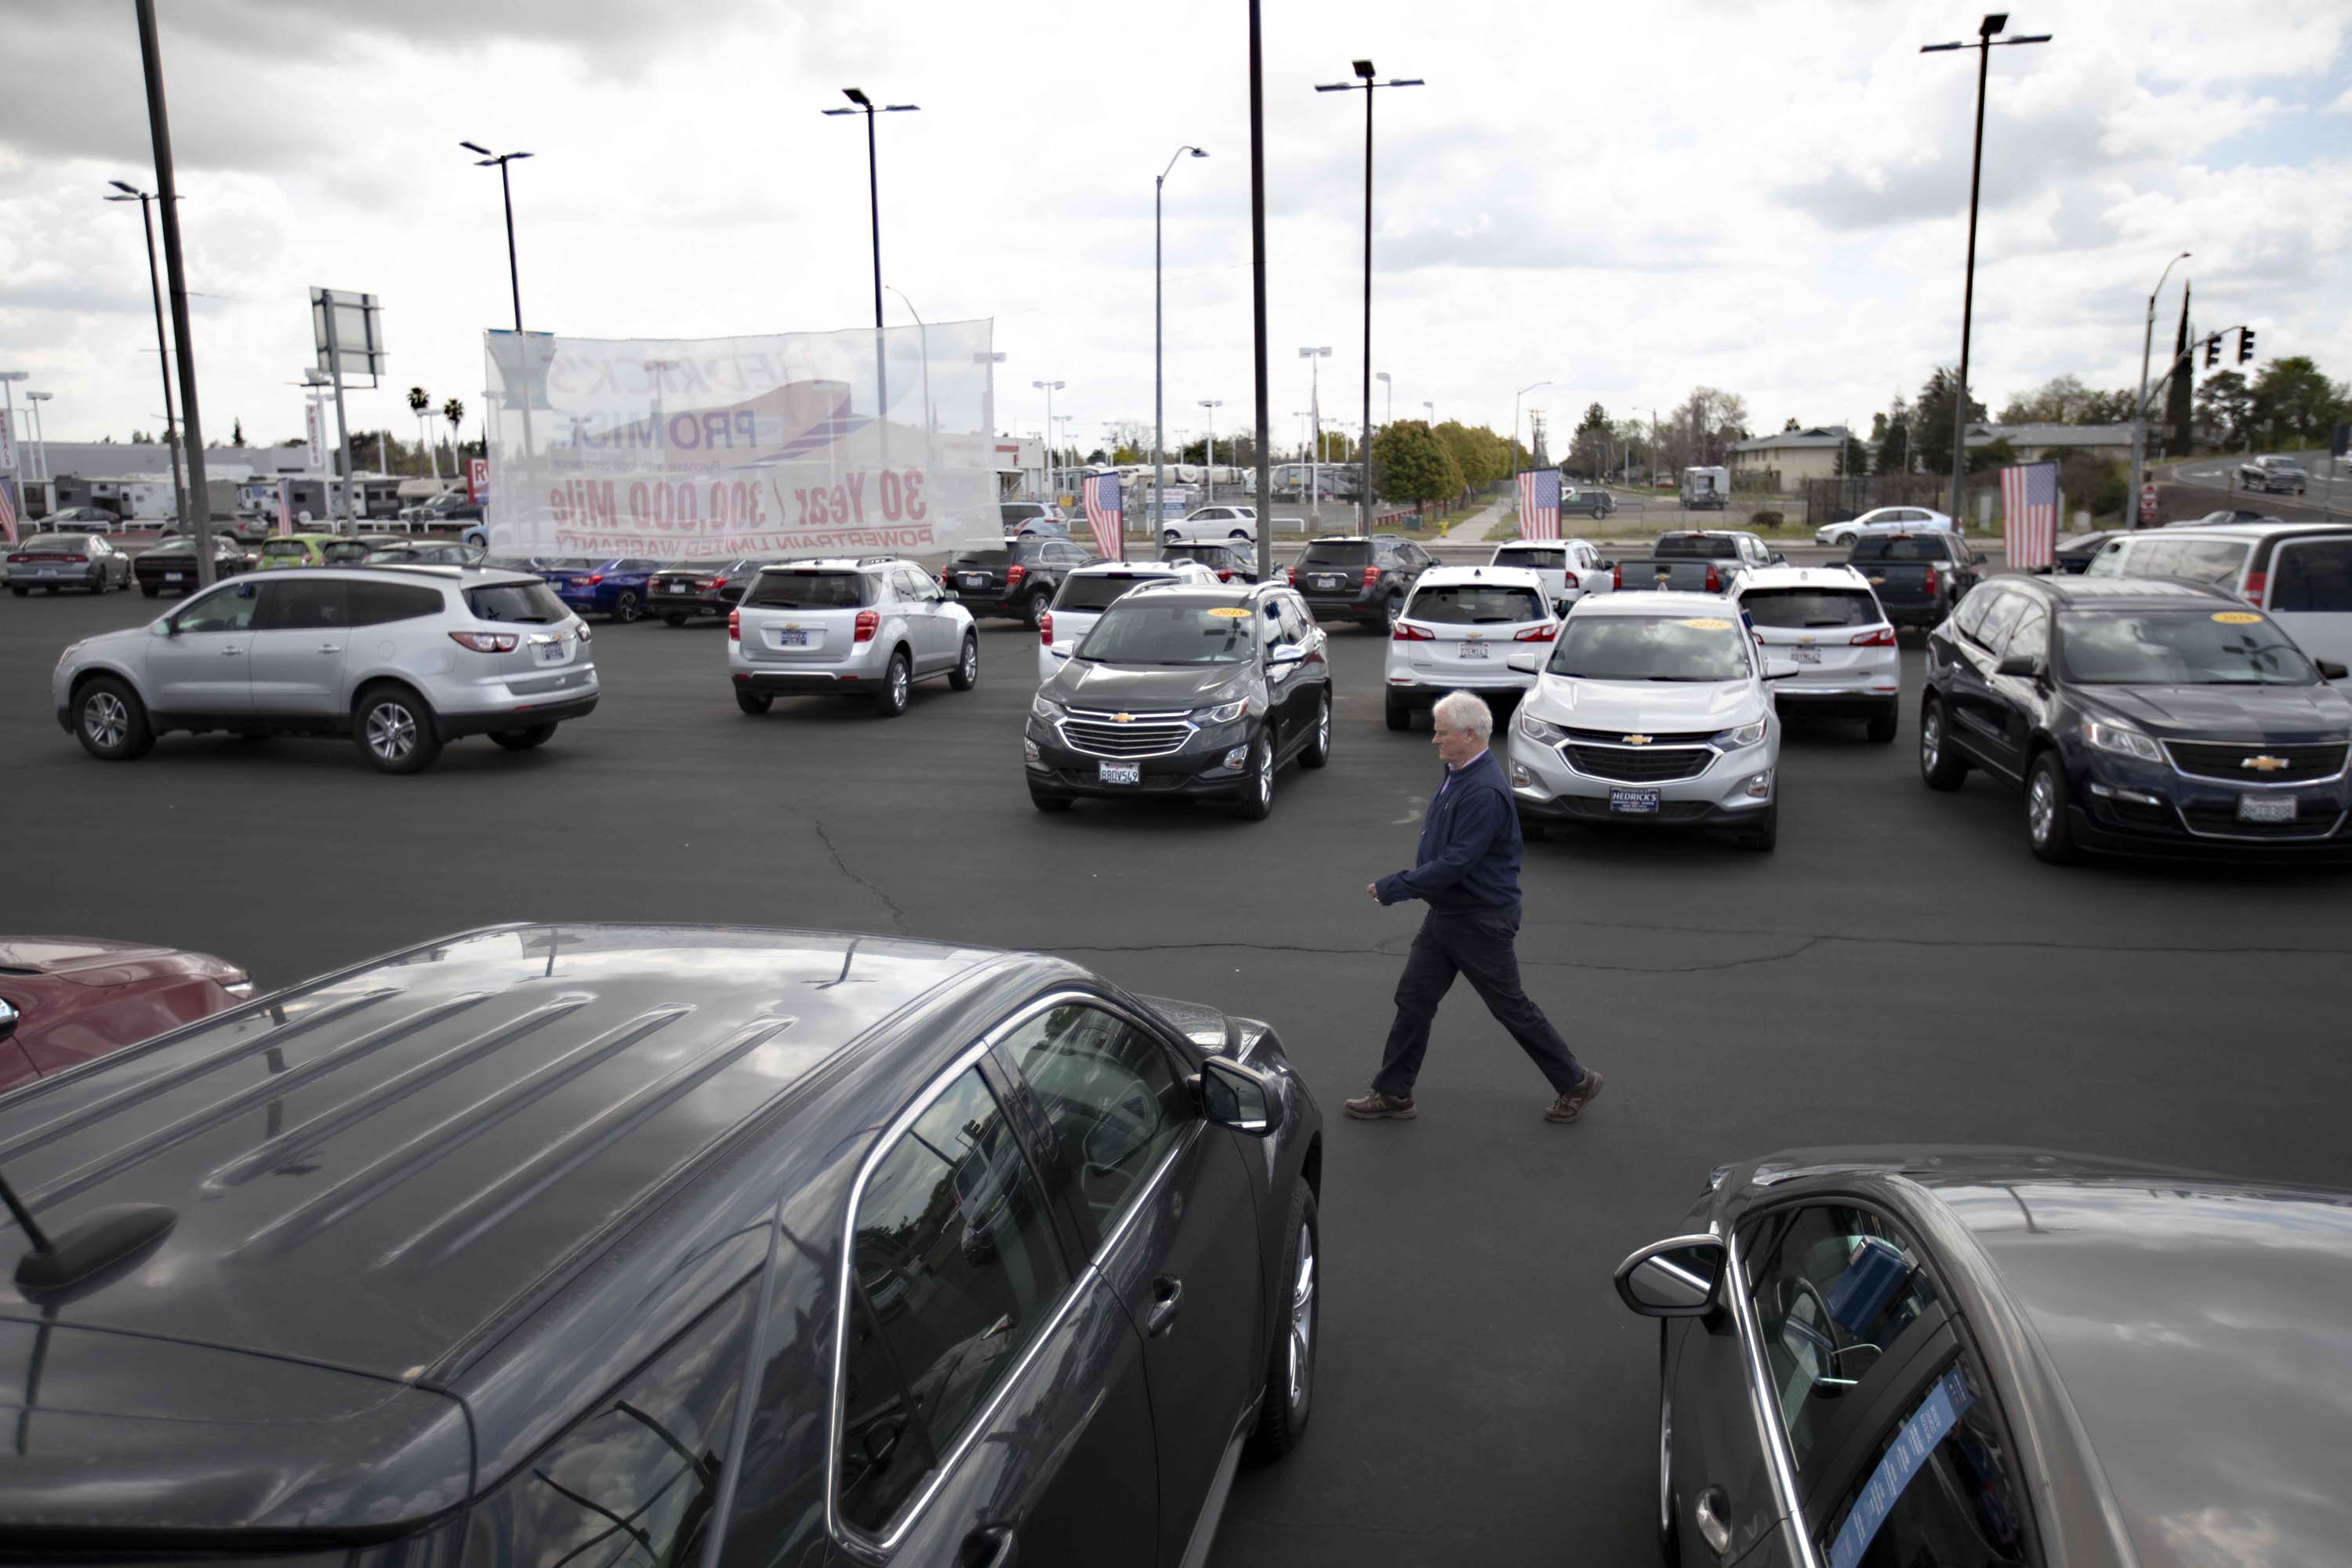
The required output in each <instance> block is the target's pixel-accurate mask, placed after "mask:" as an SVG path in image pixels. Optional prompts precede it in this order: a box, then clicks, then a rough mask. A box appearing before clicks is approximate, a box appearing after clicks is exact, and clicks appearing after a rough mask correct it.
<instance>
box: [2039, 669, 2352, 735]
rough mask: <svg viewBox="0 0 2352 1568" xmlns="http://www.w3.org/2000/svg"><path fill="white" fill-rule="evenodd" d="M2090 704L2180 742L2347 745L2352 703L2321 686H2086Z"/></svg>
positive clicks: (2083, 692)
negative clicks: (2341, 742) (2320, 742)
mask: <svg viewBox="0 0 2352 1568" xmlns="http://www.w3.org/2000/svg"><path fill="white" fill-rule="evenodd" d="M2075 690H2076V692H2077V693H2078V694H2079V695H2080V696H2081V697H2082V699H2083V700H2084V704H2085V705H2086V706H2089V707H2093V708H2098V709H2104V710H2106V711H2108V712H2110V713H2113V714H2115V715H2116V717H2117V718H2120V719H2127V720H2129V721H2132V722H2133V723H2135V724H2137V725H2139V726H2140V727H2141V728H2142V729H2145V730H2146V731H2148V732H2149V733H2150V734H2152V735H2160V736H2162V737H2164V738H2166V739H2168V740H2174V741H2249V742H2252V741H2274V742H2280V743H2282V744H2284V743H2288V742H2297V741H2341V740H2343V739H2345V738H2346V736H2347V733H2352V702H2347V700H2345V698H2344V694H2343V693H2342V692H2339V691H2337V690H2336V689H2334V688H2332V687H2329V686H2326V685H2325V684H2321V685H2316V686H2083V687H2077V688H2075Z"/></svg>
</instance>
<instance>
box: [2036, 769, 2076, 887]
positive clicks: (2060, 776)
mask: <svg viewBox="0 0 2352 1568" xmlns="http://www.w3.org/2000/svg"><path fill="white" fill-rule="evenodd" d="M2025 842H2026V844H2027V845H2028V846H2029V847H2031V848H2032V850H2033V858H2035V859H2037V860H2039V861H2041V862H2042V864H2043V865H2045V866H2063V865H2065V864H2066V863H2067V862H2068V861H2070V860H2072V859H2074V820H2073V818H2072V817H2071V816H2068V806H2067V803H2066V769H2065V767H2064V766H2063V764H2062V763H2060V762H2059V760H2058V753H2057V752H2042V754H2041V755H2040V756H2037V757H2035V758H2034V759H2033V765H2032V767H2030V768H2028V769H2026V770H2025Z"/></svg>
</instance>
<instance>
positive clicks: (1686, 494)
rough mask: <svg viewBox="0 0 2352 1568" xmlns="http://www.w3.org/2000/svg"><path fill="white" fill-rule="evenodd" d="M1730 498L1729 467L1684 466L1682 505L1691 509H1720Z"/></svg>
mask: <svg viewBox="0 0 2352 1568" xmlns="http://www.w3.org/2000/svg"><path fill="white" fill-rule="evenodd" d="M1730 500H1731V470H1730V469H1729V468H1685V469H1684V470H1683V505H1684V506H1685V508H1687V509H1688V510H1692V511H1705V510H1710V509H1712V510H1716V511H1721V510H1723V509H1724V507H1725V505H1726V504H1727V503H1728V502H1729V501H1730Z"/></svg>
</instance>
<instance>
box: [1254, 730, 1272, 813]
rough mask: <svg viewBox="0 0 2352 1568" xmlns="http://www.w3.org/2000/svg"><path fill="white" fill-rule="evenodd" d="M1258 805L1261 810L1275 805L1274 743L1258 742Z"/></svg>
mask: <svg viewBox="0 0 2352 1568" xmlns="http://www.w3.org/2000/svg"><path fill="white" fill-rule="evenodd" d="M1257 803H1258V805H1259V807H1260V808H1261V809H1263V808H1265V807H1266V806H1269V805H1273V804H1274V743H1273V742H1270V741H1261V742H1258V752H1257Z"/></svg>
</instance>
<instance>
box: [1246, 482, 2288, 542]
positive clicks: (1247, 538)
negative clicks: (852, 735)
mask: <svg viewBox="0 0 2352 1568" xmlns="http://www.w3.org/2000/svg"><path fill="white" fill-rule="evenodd" d="M2294 493H2295V494H2297V495H2301V494H2302V493H2303V492H2302V491H2301V490H2297V491H2295V492H2294ZM1225 537H1226V538H1227V539H1238V540H1240V541H1241V542H1243V543H1244V544H1247V543H1248V542H1249V535H1248V533H1246V532H1245V531H1243V530H1241V529H1238V528H1237V529H1234V531H1232V532H1231V533H1228V534H1226V535H1225Z"/></svg>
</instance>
